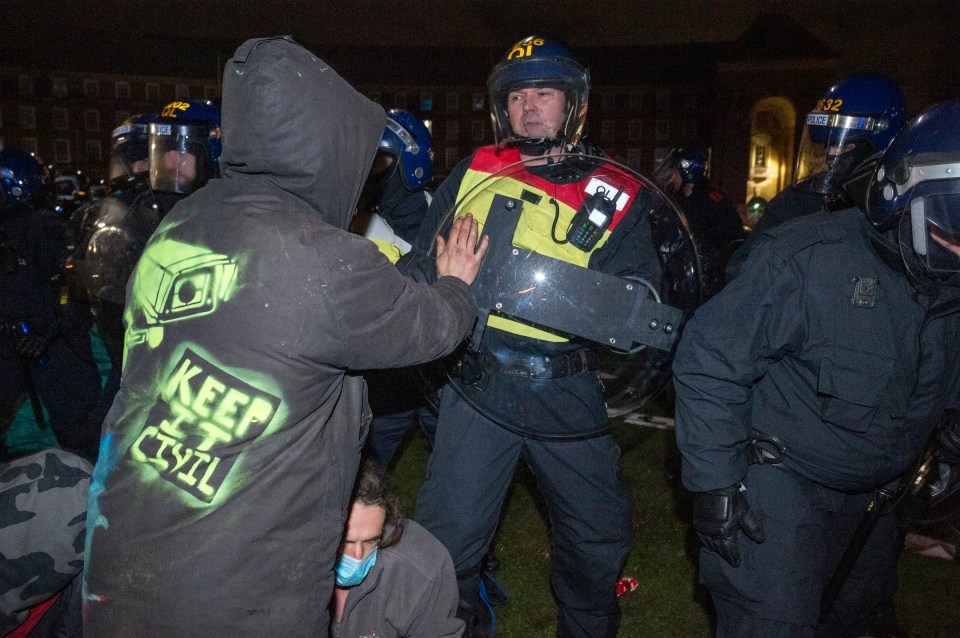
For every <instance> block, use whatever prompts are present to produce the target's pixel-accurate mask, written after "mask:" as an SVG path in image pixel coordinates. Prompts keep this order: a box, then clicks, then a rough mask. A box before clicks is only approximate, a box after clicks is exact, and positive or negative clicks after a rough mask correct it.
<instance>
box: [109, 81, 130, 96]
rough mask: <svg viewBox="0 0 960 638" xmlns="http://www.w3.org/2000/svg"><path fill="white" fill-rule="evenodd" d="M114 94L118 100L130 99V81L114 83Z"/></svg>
mask: <svg viewBox="0 0 960 638" xmlns="http://www.w3.org/2000/svg"><path fill="white" fill-rule="evenodd" d="M113 94H114V95H115V96H116V98H117V99H118V100H129V99H130V83H129V82H116V83H114V85H113Z"/></svg>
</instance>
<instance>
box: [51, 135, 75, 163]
mask: <svg viewBox="0 0 960 638" xmlns="http://www.w3.org/2000/svg"><path fill="white" fill-rule="evenodd" d="M53 161H54V162H56V163H57V164H69V163H70V162H71V159H70V140H65V139H62V138H60V139H55V140H53Z"/></svg>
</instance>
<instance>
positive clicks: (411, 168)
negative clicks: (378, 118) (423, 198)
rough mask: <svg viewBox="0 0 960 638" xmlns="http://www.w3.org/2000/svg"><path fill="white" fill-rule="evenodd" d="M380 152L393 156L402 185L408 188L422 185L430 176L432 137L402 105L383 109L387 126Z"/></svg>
mask: <svg viewBox="0 0 960 638" xmlns="http://www.w3.org/2000/svg"><path fill="white" fill-rule="evenodd" d="M380 152H381V153H385V154H387V155H390V156H391V157H393V159H394V161H395V162H396V165H397V169H396V170H397V171H398V172H399V173H400V179H401V180H403V185H404V187H406V189H407V190H409V191H415V190H418V189H420V188H423V187H424V186H426V185H427V184H429V183H430V178H431V177H432V176H433V138H432V137H431V136H430V131H429V130H427V127H426V126H425V125H424V123H423V122H422V121H421V120H420V118H418V117H417V116H416V115H414V114H413V113H411V112H409V111H404V110H403V109H391V110H389V111H387V126H386V127H385V128H384V130H383V136H382V137H381V138H380Z"/></svg>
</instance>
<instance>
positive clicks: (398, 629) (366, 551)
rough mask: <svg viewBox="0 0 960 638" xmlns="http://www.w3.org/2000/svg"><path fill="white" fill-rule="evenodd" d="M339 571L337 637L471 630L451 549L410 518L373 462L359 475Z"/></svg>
mask: <svg viewBox="0 0 960 638" xmlns="http://www.w3.org/2000/svg"><path fill="white" fill-rule="evenodd" d="M334 571H335V572H336V587H335V588H334V593H333V600H332V601H331V603H330V613H331V621H332V622H331V623H330V636H331V638H359V637H360V636H377V637H378V638H401V637H403V636H437V637H445V636H451V637H453V636H462V635H463V629H464V623H463V621H462V620H459V619H458V618H457V617H456V610H457V600H458V593H457V577H456V574H455V572H454V570H453V561H452V560H451V558H450V554H449V552H447V550H446V548H444V546H443V545H441V544H440V541H438V540H437V539H436V538H434V537H433V536H432V535H431V534H430V533H429V532H427V531H426V530H425V529H423V528H422V527H420V526H419V525H417V524H416V523H415V522H413V521H410V520H406V519H404V518H403V514H402V512H401V510H400V503H399V501H398V499H397V497H396V495H395V494H393V493H392V492H391V491H390V488H389V485H388V484H387V481H386V478H385V476H384V473H383V471H382V470H381V469H380V467H379V466H378V465H376V463H374V462H372V461H369V460H367V461H364V463H363V464H362V466H361V468H360V474H359V476H358V477H357V483H356V486H355V487H354V492H353V497H352V499H351V504H350V513H349V515H348V517H347V523H346V527H345V529H344V533H343V540H342V541H341V542H340V548H339V550H338V556H337V562H336V565H335V566H334Z"/></svg>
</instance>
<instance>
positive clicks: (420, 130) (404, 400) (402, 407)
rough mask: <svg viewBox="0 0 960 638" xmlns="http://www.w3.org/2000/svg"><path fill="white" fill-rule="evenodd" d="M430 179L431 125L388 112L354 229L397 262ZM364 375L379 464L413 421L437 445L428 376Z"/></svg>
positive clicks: (370, 443)
mask: <svg viewBox="0 0 960 638" xmlns="http://www.w3.org/2000/svg"><path fill="white" fill-rule="evenodd" d="M432 178H433V138H432V137H431V135H430V131H429V129H427V127H426V126H425V125H424V123H423V121H421V120H420V118H418V117H417V116H416V115H414V114H413V113H411V112H409V111H406V110H403V109H391V110H389V111H387V125H386V126H385V127H384V130H383V136H382V137H381V138H380V146H379V148H378V149H377V155H376V157H374V160H373V166H372V167H371V169H370V175H369V177H367V182H366V184H365V185H364V189H363V192H362V194H361V197H360V203H359V205H358V207H357V215H356V216H355V217H354V221H353V223H352V224H351V229H354V230H355V231H356V232H362V234H363V235H364V236H365V237H367V239H370V240H371V241H373V242H374V243H376V244H377V247H378V248H380V251H381V252H382V253H384V254H385V255H386V256H387V258H388V259H390V260H391V261H393V262H394V263H396V261H397V260H398V259H399V258H400V256H401V255H403V254H405V253H407V252H409V251H410V247H411V245H412V244H413V242H414V241H415V238H416V234H417V231H418V230H419V228H420V224H421V222H422V221H423V218H424V215H426V212H427V207H428V206H429V205H430V200H431V199H432V198H433V194H432V192H431V189H430V184H431V181H432ZM364 376H365V377H366V379H367V386H368V391H369V400H370V409H371V410H372V411H373V421H371V422H370V432H369V434H368V435H367V449H368V450H369V451H370V456H371V458H372V459H373V460H374V461H376V463H377V464H378V465H380V466H381V467H383V468H386V467H387V466H389V465H390V461H391V460H392V459H393V457H394V455H395V454H396V451H397V448H398V447H399V445H400V443H401V441H402V440H403V437H404V435H405V434H406V432H407V430H408V428H409V426H410V425H411V423H412V422H413V421H416V422H417V423H419V425H420V428H421V430H422V431H423V433H424V435H426V437H427V439H428V440H429V441H430V443H431V444H432V443H433V438H434V434H435V432H436V430H437V417H436V413H435V411H434V410H435V409H434V408H433V407H432V406H431V405H430V403H429V402H428V400H427V398H426V397H425V396H424V388H425V382H424V380H425V379H426V378H427V376H429V375H420V374H419V373H418V372H416V371H415V370H414V369H412V368H404V369H401V370H372V371H369V372H367V373H365V375H364Z"/></svg>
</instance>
